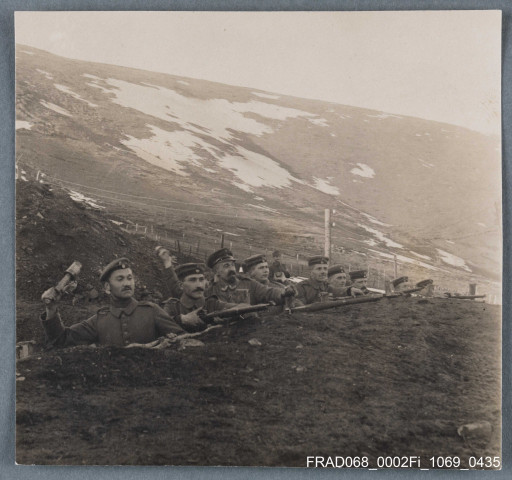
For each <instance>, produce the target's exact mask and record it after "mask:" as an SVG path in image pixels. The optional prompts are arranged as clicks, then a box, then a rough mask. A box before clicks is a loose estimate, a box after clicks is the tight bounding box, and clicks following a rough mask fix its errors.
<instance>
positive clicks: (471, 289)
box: [469, 283, 476, 295]
mask: <svg viewBox="0 0 512 480" xmlns="http://www.w3.org/2000/svg"><path fill="white" fill-rule="evenodd" d="M469 294H470V295H476V283H470V284H469Z"/></svg>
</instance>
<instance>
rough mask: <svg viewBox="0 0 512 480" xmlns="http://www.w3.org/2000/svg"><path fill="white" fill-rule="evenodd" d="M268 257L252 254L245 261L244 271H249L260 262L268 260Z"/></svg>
mask: <svg viewBox="0 0 512 480" xmlns="http://www.w3.org/2000/svg"><path fill="white" fill-rule="evenodd" d="M266 261H267V257H265V255H252V256H250V257H248V258H246V259H245V260H244V262H243V265H242V266H243V268H244V272H245V273H247V272H248V271H249V270H250V269H251V268H252V267H254V266H255V265H258V264H260V263H263V262H266Z"/></svg>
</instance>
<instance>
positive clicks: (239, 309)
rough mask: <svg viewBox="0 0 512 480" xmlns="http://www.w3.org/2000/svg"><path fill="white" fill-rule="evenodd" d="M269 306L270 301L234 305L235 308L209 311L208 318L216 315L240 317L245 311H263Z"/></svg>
mask: <svg viewBox="0 0 512 480" xmlns="http://www.w3.org/2000/svg"><path fill="white" fill-rule="evenodd" d="M269 306H270V304H269V303H259V304H257V305H249V306H247V307H233V308H228V309H226V310H221V311H219V312H212V313H208V314H206V318H207V319H211V318H214V317H219V318H230V317H239V316H240V315H244V314H245V313H252V312H261V311H262V310H266V309H267V308H268V307H269Z"/></svg>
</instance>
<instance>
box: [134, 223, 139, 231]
mask: <svg viewBox="0 0 512 480" xmlns="http://www.w3.org/2000/svg"><path fill="white" fill-rule="evenodd" d="M135 231H136V232H138V231H139V226H138V225H137V224H135Z"/></svg>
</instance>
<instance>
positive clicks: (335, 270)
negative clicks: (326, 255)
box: [327, 265, 345, 277]
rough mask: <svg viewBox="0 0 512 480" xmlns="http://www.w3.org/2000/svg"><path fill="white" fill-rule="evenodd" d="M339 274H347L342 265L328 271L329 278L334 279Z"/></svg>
mask: <svg viewBox="0 0 512 480" xmlns="http://www.w3.org/2000/svg"><path fill="white" fill-rule="evenodd" d="M338 273H345V269H344V268H343V267H342V266H341V265H334V266H332V267H331V268H329V270H327V276H328V277H332V276H333V275H336V274H338Z"/></svg>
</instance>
